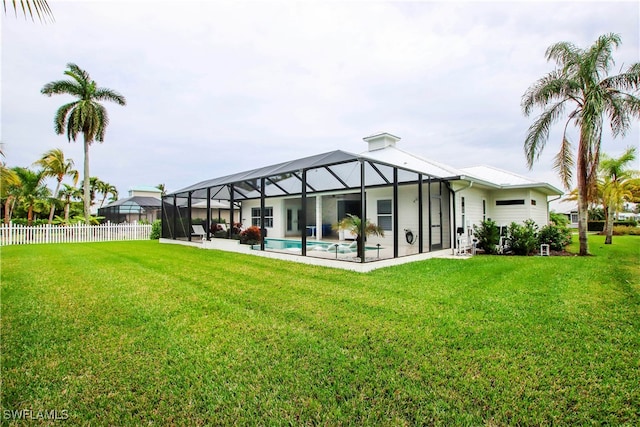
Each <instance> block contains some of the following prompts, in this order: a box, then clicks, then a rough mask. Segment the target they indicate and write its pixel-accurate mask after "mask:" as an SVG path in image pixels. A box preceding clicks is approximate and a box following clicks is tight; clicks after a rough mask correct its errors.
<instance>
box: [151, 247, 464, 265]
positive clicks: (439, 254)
mask: <svg viewBox="0 0 640 427" xmlns="http://www.w3.org/2000/svg"><path fill="white" fill-rule="evenodd" d="M160 243H169V244H177V245H183V246H192V247H196V248H201V249H215V250H221V251H227V252H236V253H241V254H246V255H253V256H260V257H263V258H272V259H279V260H283V261H291V262H297V263H300V264H308V265H318V266H322V267H330V268H339V269H342V270H350V271H355V272H358V273H368V272H369V271H373V270H377V269H379V268H385V267H391V266H394V265H401V264H406V263H409V262H416V261H424V260H427V259H430V258H450V259H467V258H469V256H455V255H454V254H453V250H451V249H443V250H440V251H433V252H427V253H422V254H416V255H406V256H403V257H400V258H388V259H381V260H379V261H372V262H366V263H361V262H354V261H346V260H340V259H330V258H318V257H312V256H302V255H296V254H288V253H282V252H273V251H261V250H255V249H251V246H250V245H241V244H240V243H239V242H238V241H237V240H228V239H211V240H209V241H207V240H204V241H202V242H200V241H192V242H187V241H183V240H172V239H160Z"/></svg>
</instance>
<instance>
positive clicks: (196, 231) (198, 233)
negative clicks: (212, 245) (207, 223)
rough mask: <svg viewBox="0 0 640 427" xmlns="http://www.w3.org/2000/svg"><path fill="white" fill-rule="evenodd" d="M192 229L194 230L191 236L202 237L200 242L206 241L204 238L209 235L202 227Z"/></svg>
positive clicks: (196, 226) (197, 226) (192, 227)
mask: <svg viewBox="0 0 640 427" xmlns="http://www.w3.org/2000/svg"><path fill="white" fill-rule="evenodd" d="M191 229H192V230H193V233H191V236H200V240H204V236H206V235H207V233H206V232H205V231H204V228H203V227H202V225H192V226H191Z"/></svg>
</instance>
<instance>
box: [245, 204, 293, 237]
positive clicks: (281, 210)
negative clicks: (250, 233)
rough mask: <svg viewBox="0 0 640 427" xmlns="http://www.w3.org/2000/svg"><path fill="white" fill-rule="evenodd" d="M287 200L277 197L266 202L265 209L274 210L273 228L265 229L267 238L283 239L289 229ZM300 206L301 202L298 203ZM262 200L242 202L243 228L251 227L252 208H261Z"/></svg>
mask: <svg viewBox="0 0 640 427" xmlns="http://www.w3.org/2000/svg"><path fill="white" fill-rule="evenodd" d="M286 200H287V199H281V198H277V197H272V198H268V199H266V200H265V207H267V208H273V226H272V227H265V229H266V230H267V237H283V236H284V235H285V231H286V228H287V208H286V206H287V205H286ZM298 205H299V202H298ZM259 207H260V199H255V200H246V201H244V202H242V226H243V228H249V227H251V208H259Z"/></svg>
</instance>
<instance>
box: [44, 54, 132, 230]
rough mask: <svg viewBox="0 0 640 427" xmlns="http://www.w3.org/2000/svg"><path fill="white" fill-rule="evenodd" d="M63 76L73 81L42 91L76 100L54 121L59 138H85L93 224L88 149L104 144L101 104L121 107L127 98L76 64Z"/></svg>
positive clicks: (105, 120)
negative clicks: (93, 145) (93, 77)
mask: <svg viewBox="0 0 640 427" xmlns="http://www.w3.org/2000/svg"><path fill="white" fill-rule="evenodd" d="M67 67H68V68H69V69H68V70H67V71H65V72H64V73H65V74H66V75H67V76H69V77H71V80H58V81H54V82H50V83H47V84H46V85H44V87H43V88H42V90H41V92H42V93H43V94H44V95H48V96H51V95H58V94H68V95H72V96H74V97H76V98H77V100H76V101H73V102H70V103H68V104H64V105H63V106H62V107H60V108H59V109H58V111H57V112H56V116H55V118H54V125H55V131H56V133H57V134H58V135H62V134H63V133H65V132H66V134H67V139H68V140H69V141H72V140H73V141H75V140H76V138H77V137H78V134H79V133H82V134H83V137H84V178H83V179H84V182H83V189H84V217H85V221H86V222H87V224H89V223H90V216H91V203H90V199H89V178H90V175H89V146H90V145H91V144H92V143H93V142H94V141H98V142H103V141H104V134H105V131H106V128H107V125H108V124H109V116H108V114H107V110H106V108H104V106H103V105H102V104H100V103H99V102H98V101H112V102H115V103H116V104H118V105H126V104H127V101H126V99H125V97H124V96H122V95H121V94H119V93H118V92H116V91H114V90H112V89H107V88H99V87H98V85H97V84H96V82H95V81H94V80H92V79H91V77H90V76H89V74H88V73H87V72H86V71H84V70H83V69H81V68H80V67H78V66H77V65H76V64H71V63H70V64H67Z"/></svg>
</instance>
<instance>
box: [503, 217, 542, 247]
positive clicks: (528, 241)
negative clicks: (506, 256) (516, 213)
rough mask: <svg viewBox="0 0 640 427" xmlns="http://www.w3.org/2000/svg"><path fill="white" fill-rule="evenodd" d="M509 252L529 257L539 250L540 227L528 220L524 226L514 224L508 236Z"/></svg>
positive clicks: (510, 226) (510, 227)
mask: <svg viewBox="0 0 640 427" xmlns="http://www.w3.org/2000/svg"><path fill="white" fill-rule="evenodd" d="M507 241H508V243H509V250H510V251H511V252H513V253H514V254H516V255H529V254H531V253H533V252H535V250H536V249H537V248H538V226H537V225H536V223H535V222H533V221H532V220H530V219H528V220H526V221H525V222H524V225H520V224H517V223H515V222H512V223H511V225H509V230H508V234H507Z"/></svg>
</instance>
